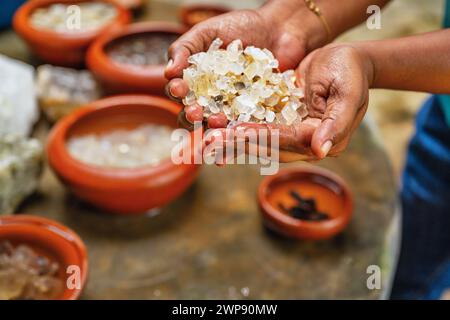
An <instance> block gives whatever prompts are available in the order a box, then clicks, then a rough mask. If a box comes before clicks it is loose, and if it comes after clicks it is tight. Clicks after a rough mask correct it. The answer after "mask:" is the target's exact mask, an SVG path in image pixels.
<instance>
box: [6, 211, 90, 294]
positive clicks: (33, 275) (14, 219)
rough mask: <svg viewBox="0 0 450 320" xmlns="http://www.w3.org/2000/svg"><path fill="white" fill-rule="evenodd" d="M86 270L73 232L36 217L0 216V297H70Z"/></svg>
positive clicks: (84, 257)
mask: <svg viewBox="0 0 450 320" xmlns="http://www.w3.org/2000/svg"><path fill="white" fill-rule="evenodd" d="M87 273H88V259H87V252H86V247H85V245H84V244H83V242H82V241H81V239H80V238H79V237H78V235H77V234H76V233H75V232H74V231H72V230H70V229H69V228H67V227H65V226H63V225H61V224H60V223H58V222H56V221H53V220H49V219H46V218H43V217H39V216H31V215H22V214H20V215H14V216H3V217H0V300H74V299H77V298H78V297H79V296H80V294H81V292H82V290H83V288H84V285H85V283H86V278H87Z"/></svg>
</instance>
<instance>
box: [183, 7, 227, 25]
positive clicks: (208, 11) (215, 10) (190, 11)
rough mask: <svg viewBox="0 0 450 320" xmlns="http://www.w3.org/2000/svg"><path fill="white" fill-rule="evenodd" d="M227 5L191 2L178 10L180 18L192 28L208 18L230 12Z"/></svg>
mask: <svg viewBox="0 0 450 320" xmlns="http://www.w3.org/2000/svg"><path fill="white" fill-rule="evenodd" d="M230 11H231V9H230V8H228V7H226V6H220V5H213V4H191V5H184V6H182V7H181V8H180V10H179V12H178V18H179V20H180V21H181V23H183V24H184V25H185V26H187V27H188V28H192V27H193V26H194V25H196V24H197V23H200V22H202V21H205V20H206V19H209V18H212V17H215V16H218V15H221V14H224V13H227V12H230Z"/></svg>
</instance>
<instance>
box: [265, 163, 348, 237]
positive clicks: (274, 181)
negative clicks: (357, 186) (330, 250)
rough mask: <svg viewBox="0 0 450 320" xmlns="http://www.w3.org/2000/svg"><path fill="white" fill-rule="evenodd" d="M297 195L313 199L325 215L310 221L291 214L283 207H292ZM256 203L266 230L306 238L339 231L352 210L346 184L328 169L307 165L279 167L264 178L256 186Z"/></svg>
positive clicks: (326, 235)
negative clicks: (324, 217) (257, 186)
mask: <svg viewBox="0 0 450 320" xmlns="http://www.w3.org/2000/svg"><path fill="white" fill-rule="evenodd" d="M293 195H294V196H293ZM300 197H302V198H303V199H305V200H306V201H312V202H313V203H314V206H317V211H320V214H321V215H327V216H328V218H326V219H318V220H317V221H312V220H308V219H300V218H298V217H294V216H291V215H290V214H289V213H288V212H287V211H288V209H286V208H293V207H295V205H296V201H297V200H296V198H300ZM258 202H259V206H260V210H261V213H262V216H263V220H264V224H265V225H266V226H267V227H268V228H269V229H272V230H274V231H275V232H277V233H280V234H282V235H284V236H287V237H290V238H296V239H306V240H321V239H328V238H331V237H333V236H335V235H337V234H338V233H340V232H342V231H343V230H344V228H345V227H346V226H347V224H348V222H349V220H350V217H351V215H352V211H353V204H352V196H351V193H350V191H349V188H348V187H347V185H346V183H345V182H344V181H343V180H342V179H341V178H339V177H338V176H337V175H336V174H334V173H332V172H330V171H328V170H325V169H322V168H319V167H310V166H302V167H297V168H293V169H282V170H280V171H279V172H278V173H277V174H275V175H273V176H269V177H266V178H265V179H264V180H263V181H262V182H261V184H260V186H259V190H258Z"/></svg>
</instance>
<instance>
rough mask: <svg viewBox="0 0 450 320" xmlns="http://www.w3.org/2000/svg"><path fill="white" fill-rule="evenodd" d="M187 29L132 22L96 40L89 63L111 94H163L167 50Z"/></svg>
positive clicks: (88, 57)
mask: <svg viewBox="0 0 450 320" xmlns="http://www.w3.org/2000/svg"><path fill="white" fill-rule="evenodd" d="M184 31H185V28H184V27H182V26H179V25H175V24H171V23H166V22H143V23H136V24H130V25H128V26H127V27H125V28H123V29H121V30H118V31H117V32H112V33H110V34H108V35H106V36H104V37H101V38H99V39H98V40H96V41H95V42H94V43H93V44H92V46H91V47H90V48H89V50H88V54H87V57H86V59H87V65H88V67H89V69H90V70H91V71H92V73H93V74H94V75H95V76H96V78H97V79H98V80H99V81H100V82H101V83H102V84H103V87H104V88H105V89H106V90H107V91H108V92H110V93H129V92H133V93H136V92H140V93H152V94H158V95H164V86H165V85H166V83H167V80H166V79H165V77H164V68H165V65H166V64H167V61H168V58H167V51H168V49H169V47H170V45H171V44H172V43H173V42H174V41H175V40H176V39H177V38H178V37H179V36H180V35H181V34H183V32H184Z"/></svg>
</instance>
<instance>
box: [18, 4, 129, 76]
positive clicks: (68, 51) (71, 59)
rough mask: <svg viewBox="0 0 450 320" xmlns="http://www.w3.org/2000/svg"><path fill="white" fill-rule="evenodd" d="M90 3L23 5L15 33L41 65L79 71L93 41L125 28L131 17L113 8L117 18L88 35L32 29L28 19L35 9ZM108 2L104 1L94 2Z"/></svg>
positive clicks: (19, 12) (84, 33) (125, 12)
mask: <svg viewBox="0 0 450 320" xmlns="http://www.w3.org/2000/svg"><path fill="white" fill-rule="evenodd" d="M88 1H89V0H33V1H28V2H26V3H25V4H24V5H22V6H21V7H20V8H19V9H18V10H17V11H16V13H15V15H14V20H13V26H14V30H15V31H16V32H17V33H18V34H19V35H20V36H21V37H22V38H23V39H24V40H25V41H26V42H27V43H28V45H29V46H30V48H31V49H32V51H33V52H34V53H35V54H36V55H37V56H38V57H39V58H40V59H41V60H43V61H44V62H48V63H51V64H56V65H62V66H71V67H78V66H81V65H82V64H83V62H84V59H85V55H86V50H87V48H88V46H89V45H90V44H91V43H92V41H93V40H94V39H95V38H97V37H99V36H100V35H102V34H104V33H106V32H110V31H112V30H114V29H116V28H120V27H121V26H123V25H125V24H127V23H128V22H129V21H130V13H129V12H128V10H126V9H125V8H123V7H121V6H119V5H117V4H114V3H111V4H113V5H114V6H115V7H116V8H117V10H118V15H117V16H116V18H115V19H114V20H113V21H112V22H111V23H109V24H107V25H106V26H104V27H102V28H99V29H95V30H89V31H80V32H72V33H61V32H55V31H51V30H46V29H39V28H35V27H33V26H32V25H31V24H30V22H29V18H30V15H31V14H32V12H33V11H34V10H35V9H38V8H43V7H47V6H49V5H51V4H55V3H69V4H77V3H81V2H88ZM96 1H99V2H108V1H106V0H96Z"/></svg>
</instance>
